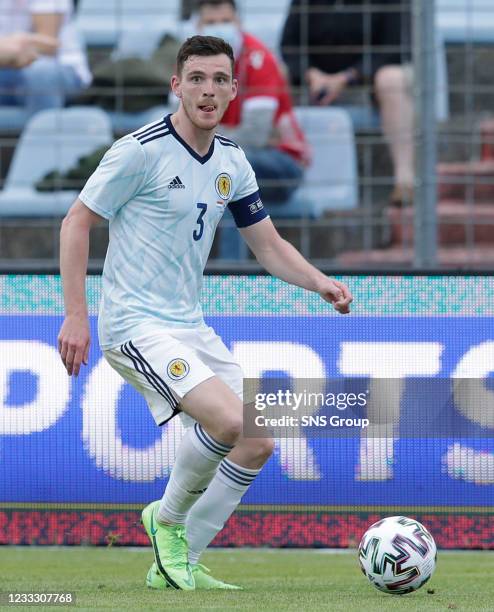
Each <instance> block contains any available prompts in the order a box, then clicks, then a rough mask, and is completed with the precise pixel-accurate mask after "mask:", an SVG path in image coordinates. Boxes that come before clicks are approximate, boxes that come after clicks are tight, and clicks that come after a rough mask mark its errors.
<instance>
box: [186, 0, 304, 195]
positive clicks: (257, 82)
mask: <svg viewBox="0 0 494 612" xmlns="http://www.w3.org/2000/svg"><path fill="white" fill-rule="evenodd" d="M197 33H199V34H202V35H205V36H217V37H219V38H223V39H224V40H226V41H227V42H228V43H230V45H231V46H232V48H233V51H234V53H235V77H236V78H237V80H238V95H237V97H236V98H235V100H233V102H230V106H229V107H228V109H227V111H226V113H225V114H224V116H223V120H222V124H221V126H220V133H222V134H223V135H225V136H227V137H229V138H231V139H232V140H234V141H235V142H236V143H238V144H239V145H240V146H241V147H242V148H243V149H244V151H245V153H246V156H247V159H248V160H249V162H250V164H251V165H252V167H253V169H254V172H255V173H256V177H257V179H258V181H259V185H260V187H261V195H262V198H263V200H264V201H265V202H267V203H275V204H276V203H279V204H282V203H283V202H285V201H286V200H287V199H288V197H289V196H290V195H291V193H292V192H293V191H295V189H296V188H297V187H298V186H299V184H300V183H301V181H302V178H303V173H304V166H305V165H306V164H307V163H308V161H309V152H308V145H307V142H306V140H305V138H304V134H303V132H302V130H301V128H300V126H299V125H298V122H297V120H296V117H295V115H294V113H293V108H292V101H291V98H290V94H289V91H288V84H287V81H286V79H285V77H284V75H283V72H282V69H281V67H280V65H279V64H278V62H277V61H276V59H275V57H274V56H273V54H272V53H271V52H270V51H269V49H268V48H267V47H266V46H265V45H264V44H263V43H262V42H261V41H259V40H258V39H257V38H255V37H254V36H252V35H251V34H248V33H246V32H243V31H242V29H241V25H240V20H239V17H238V14H237V11H236V5H235V1H234V0H199V1H198V2H197Z"/></svg>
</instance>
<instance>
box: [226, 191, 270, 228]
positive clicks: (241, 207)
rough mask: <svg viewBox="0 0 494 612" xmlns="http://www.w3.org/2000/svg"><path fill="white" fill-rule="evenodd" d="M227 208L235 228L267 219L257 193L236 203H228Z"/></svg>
mask: <svg viewBox="0 0 494 612" xmlns="http://www.w3.org/2000/svg"><path fill="white" fill-rule="evenodd" d="M228 208H229V209H230V212H231V213H232V215H233V218H234V219H235V224H236V226H237V227H248V226H249V225H254V223H258V222H259V221H262V220H263V219H265V218H266V217H269V215H268V213H267V212H266V209H265V208H264V205H263V203H262V201H261V197H260V195H259V192H258V191H256V192H254V193H251V194H250V195H248V196H246V197H245V198H242V199H241V200H237V201H236V202H230V203H229V204H228Z"/></svg>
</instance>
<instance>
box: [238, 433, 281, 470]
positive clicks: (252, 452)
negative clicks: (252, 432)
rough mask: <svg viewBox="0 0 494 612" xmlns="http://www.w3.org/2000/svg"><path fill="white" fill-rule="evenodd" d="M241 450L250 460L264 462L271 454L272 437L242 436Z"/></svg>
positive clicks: (272, 448)
mask: <svg viewBox="0 0 494 612" xmlns="http://www.w3.org/2000/svg"><path fill="white" fill-rule="evenodd" d="M242 445H243V449H244V450H243V452H244V454H245V455H246V458H247V459H248V460H249V461H250V462H255V463H256V464H264V463H265V462H266V461H267V460H268V459H269V458H270V457H271V455H272V454H273V451H274V446H275V443H274V440H273V438H251V439H249V438H244V439H243V441H242Z"/></svg>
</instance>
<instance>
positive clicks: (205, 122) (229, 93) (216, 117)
mask: <svg viewBox="0 0 494 612" xmlns="http://www.w3.org/2000/svg"><path fill="white" fill-rule="evenodd" d="M171 85H172V90H173V93H174V94H175V95H176V96H177V97H178V98H180V100H181V101H182V106H183V108H184V111H185V114H186V115H187V117H188V118H189V120H190V121H191V122H192V124H193V125H194V126H195V127H198V128H200V129H203V130H212V129H214V128H216V126H217V125H218V124H219V123H220V121H221V119H222V117H223V115H224V113H225V111H226V109H227V107H228V105H229V104H230V102H231V101H232V100H233V99H234V98H235V96H236V95H237V81H236V80H235V79H233V78H232V66H231V62H230V58H229V57H228V56H227V55H225V54H221V55H211V56H207V57H202V56H199V55H192V56H191V57H189V58H188V59H187V61H186V62H185V63H184V66H183V69H182V74H181V75H179V76H176V75H175V76H173V77H172V83H171Z"/></svg>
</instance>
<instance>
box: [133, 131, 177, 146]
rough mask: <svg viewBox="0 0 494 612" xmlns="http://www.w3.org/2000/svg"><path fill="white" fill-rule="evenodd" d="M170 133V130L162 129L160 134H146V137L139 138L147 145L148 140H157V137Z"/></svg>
mask: <svg viewBox="0 0 494 612" xmlns="http://www.w3.org/2000/svg"><path fill="white" fill-rule="evenodd" d="M169 133H170V131H169V130H162V131H161V132H159V133H158V134H154V136H153V135H150V136H149V137H148V136H146V137H145V138H142V139H139V138H138V139H137V140H139V142H140V143H141V144H143V145H145V144H146V142H151V141H152V140H156V139H157V138H163V136H168V134H169Z"/></svg>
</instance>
